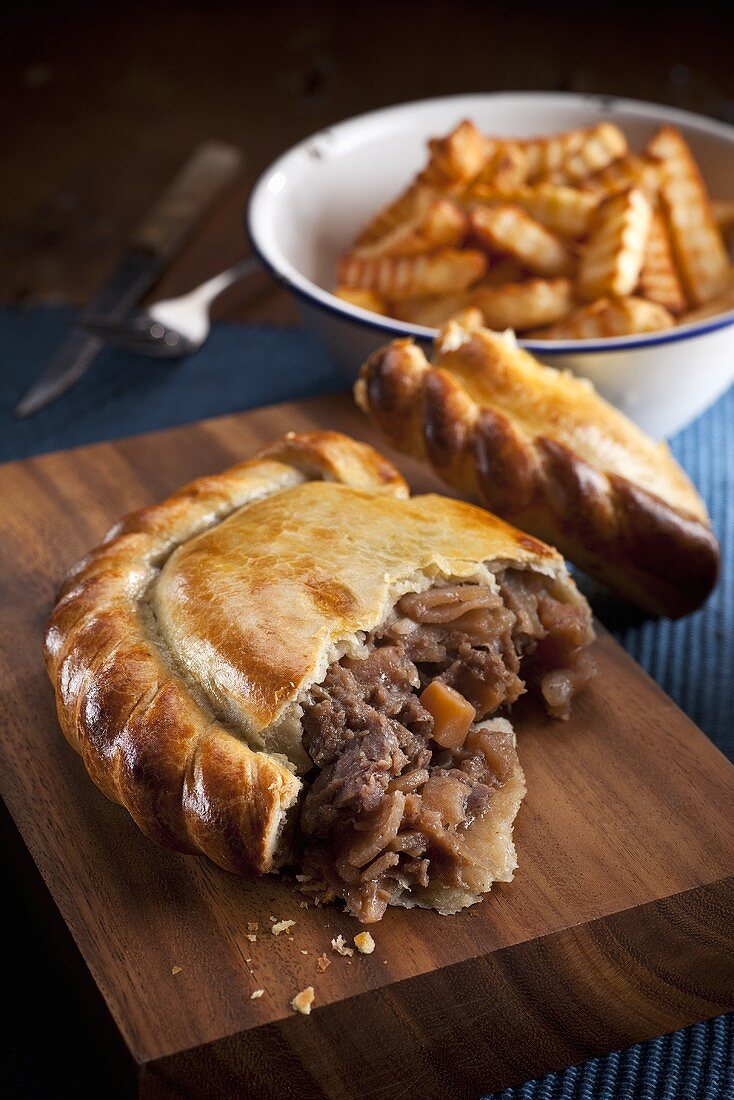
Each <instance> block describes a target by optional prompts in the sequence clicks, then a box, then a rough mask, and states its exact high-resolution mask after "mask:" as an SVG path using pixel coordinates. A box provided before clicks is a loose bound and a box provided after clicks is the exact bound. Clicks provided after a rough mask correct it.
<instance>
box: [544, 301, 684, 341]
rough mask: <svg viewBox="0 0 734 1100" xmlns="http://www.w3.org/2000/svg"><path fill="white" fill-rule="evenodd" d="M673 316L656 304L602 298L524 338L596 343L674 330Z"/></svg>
mask: <svg viewBox="0 0 734 1100" xmlns="http://www.w3.org/2000/svg"><path fill="white" fill-rule="evenodd" d="M673 324H674V320H673V316H672V314H670V313H669V312H668V310H667V309H665V307H664V306H660V305H658V304H657V302H648V301H646V300H645V299H644V298H636V297H628V298H600V299H599V300H598V301H596V302H591V303H590V304H589V305H588V306H582V307H581V308H580V309H577V310H574V312H573V313H570V314H569V315H568V317H566V318H564V320H562V321H558V322H557V323H556V324H555V325H548V327H547V328H541V329H534V330H533V331H531V332H528V333H526V334H525V335H526V336H527V337H529V338H531V339H533V340H593V339H603V338H604V337H608V336H630V335H632V334H634V333H639V332H658V331H660V330H661V329H666V328H672V326H673Z"/></svg>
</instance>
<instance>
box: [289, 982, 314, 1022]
mask: <svg viewBox="0 0 734 1100" xmlns="http://www.w3.org/2000/svg"><path fill="white" fill-rule="evenodd" d="M313 1002H314V990H313V986H312V985H307V986H306V988H305V989H302V990H301V992H300V993H296V995H295V997H294V998H293V1000H292V1001H291V1008H293V1009H295V1011H296V1012H300V1013H301V1014H302V1015H303V1016H310V1015H311V1005H312V1004H313Z"/></svg>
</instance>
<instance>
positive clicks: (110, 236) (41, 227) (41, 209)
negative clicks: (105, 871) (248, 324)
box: [0, 0, 734, 1096]
mask: <svg viewBox="0 0 734 1100" xmlns="http://www.w3.org/2000/svg"><path fill="white" fill-rule="evenodd" d="M720 8H721V10H719V9H720ZM733 11H734V9H732V6H731V5H727V6H726V8H725V7H724V6H723V5H721V6H720V5H714V4H710V5H702V4H697V5H695V7H692V6H691V5H690V4H689V5H687V6H683V5H680V6H676V5H675V4H666V5H662V4H643V3H639V2H638V3H634V4H633V3H631V2H629V0H615V3H614V4H613V5H612V4H606V5H600V6H599V7H598V8H597V9H591V8H590V6H589V4H588V3H585V4H581V3H579V4H566V5H558V4H547V5H540V4H538V5H514V4H503V5H500V4H495V3H488V2H486V0H484V2H482V0H478V2H475V3H469V2H466V0H455V2H454V3H453V4H451V5H445V4H443V5H439V4H435V3H431V2H423V3H416V2H414V0H406V2H401V3H399V4H398V3H395V2H392V3H380V2H374V3H372V4H371V5H356V6H355V5H347V4H344V3H341V4H339V3H334V2H326V3H320V4H318V5H308V4H305V3H299V2H286V3H279V4H272V3H271V4H259V5H251V4H248V3H241V2H240V3H222V2H210V3H207V4H206V5H205V4H197V3H193V2H186V0H178V2H177V3H173V2H171V0H158V2H155V0H151V2H148V3H146V4H142V3H136V2H134V0H131V2H128V3H125V4H123V3H120V2H119V0H118V2H115V0H111V2H108V3H106V4H99V5H96V6H94V7H93V6H91V5H89V4H83V3H79V2H75V0H69V2H68V3H66V4H58V3H56V4H51V3H48V4H43V3H33V2H30V3H26V4H24V5H16V6H15V7H14V9H13V10H12V12H11V13H9V14H7V13H6V15H5V17H4V21H3V34H2V36H0V61H1V64H0V149H1V151H2V155H1V157H0V165H2V168H1V169H0V301H4V302H18V303H27V302H36V301H64V302H71V303H81V302H83V301H84V300H85V299H86V298H87V296H88V295H89V293H90V291H91V290H92V289H93V288H94V287H95V286H96V285H97V284H98V282H99V281H100V279H101V278H102V277H103V276H104V274H105V272H106V271H107V270H109V269H110V267H111V266H112V265H113V264H114V262H115V259H116V257H117V256H118V255H119V253H120V251H121V249H122V248H123V246H124V243H125V241H126V239H127V237H128V235H129V233H130V231H131V230H132V228H133V226H134V225H135V224H136V222H137V221H138V219H139V218H140V217H141V215H142V214H143V213H144V212H145V210H146V209H147V208H148V207H149V205H150V204H151V202H152V201H153V200H154V199H155V198H156V196H157V195H158V194H159V193H160V191H161V190H162V188H163V187H164V186H165V184H166V183H167V182H168V180H169V179H170V178H171V177H172V175H173V174H174V172H175V171H176V169H177V167H178V166H179V165H180V164H181V163H182V162H183V160H184V159H185V158H186V156H187V155H188V153H189V152H190V151H191V149H192V148H193V146H194V145H195V144H196V143H197V142H199V141H202V140H205V139H211V138H217V139H221V140H226V141H230V142H233V143H235V144H236V145H238V146H240V147H241V148H242V149H243V151H244V153H245V156H246V166H245V171H244V173H243V177H242V180H241V183H240V185H238V187H236V188H235V189H233V190H232V192H231V193H230V194H229V195H228V196H227V198H226V200H225V201H224V202H222V203H221V204H220V205H219V207H218V208H217V209H216V210H215V211H213V212H212V213H211V215H210V216H209V217H208V218H207V219H206V221H205V223H204V224H203V225H202V226H201V228H200V231H199V232H198V233H197V235H196V236H195V238H194V239H193V240H192V241H191V243H190V245H189V246H188V247H187V249H186V250H185V252H184V253H183V254H182V255H181V257H180V258H179V260H178V261H177V262H176V263H175V264H174V265H173V266H172V268H171V270H170V271H169V272H168V273H167V274H166V276H165V278H164V279H163V280H162V281H161V283H160V285H159V287H158V288H157V289H156V291H155V293H156V295H167V294H169V293H179V292H181V291H183V290H185V289H187V288H189V287H190V286H192V285H193V284H195V283H196V282H198V281H200V280H201V279H203V278H205V277H206V276H207V275H209V274H211V273H213V272H215V271H216V270H218V269H221V268H224V267H226V266H227V265H228V264H229V263H231V262H232V261H234V260H235V259H237V258H239V257H240V256H241V255H242V254H243V253H244V252H245V250H246V244H245V242H244V239H243V234H242V223H241V213H242V206H243V202H244V199H245V197H246V195H247V192H248V190H249V188H250V186H251V184H252V182H253V180H254V179H255V178H256V177H257V175H258V174H259V173H260V171H262V169H263V168H265V167H266V166H267V164H268V163H269V162H270V161H271V160H272V158H273V157H274V156H276V155H277V154H278V153H279V152H281V151H282V150H283V149H285V148H286V147H288V146H289V145H291V144H292V143H293V142H294V141H297V140H298V139H300V138H302V137H304V136H306V135H307V134H309V133H312V132H313V131H315V130H318V129H319V128H321V127H322V126H324V125H328V124H330V123H332V122H335V121H337V120H339V119H342V118H346V117H348V116H350V115H353V114H355V113H358V112H360V111H366V110H370V109H372V108H376V107H380V106H384V105H387V104H390V103H394V102H399V101H401V100H406V99H415V98H421V97H423V96H426V95H440V94H447V93H451V92H459V91H491V90H510V89H546V90H570V91H580V92H584V91H588V92H603V93H610V94H619V95H627V96H632V97H638V98H643V99H652V100H657V101H659V102H664V103H670V104H674V105H676V106H680V107H686V108H689V109H691V110H695V111H701V112H703V113H706V114H711V115H714V116H716V117H719V118H724V119H727V120H729V121H734V70H733V69H732V65H731V41H732V33H733V31H734V17H733V15H732V12H733ZM217 315H218V316H226V317H228V318H229V319H235V320H243V321H269V322H275V323H279V324H280V323H283V324H292V323H297V320H298V316H297V312H296V310H295V309H294V307H293V305H292V303H291V302H290V300H289V299H288V298H287V297H286V296H285V295H284V294H283V293H282V292H281V291H280V290H279V289H277V288H276V287H274V286H273V284H272V283H271V282H270V281H269V279H268V278H267V277H266V276H264V275H263V276H262V277H259V278H258V280H257V281H256V282H254V283H250V284H248V286H247V287H246V288H244V287H240V288H233V289H232V290H231V291H230V292H228V294H227V295H226V296H223V298H222V299H221V300H220V302H219V303H218V305H217ZM0 827H1V828H2V834H3V835H2V839H3V841H4V843H3V845H2V866H1V869H0V873H2V874H3V882H4V885H5V888H6V892H5V897H6V898H9V899H10V904H8V905H7V911H6V916H7V918H8V919H9V922H10V935H9V937H8V938H7V939H6V945H10V946H9V949H8V950H7V951H6V972H7V970H10V982H9V985H8V984H6V989H8V990H9V993H10V997H9V998H7V997H6V1002H7V1003H8V1004H9V1005H10V1006H12V1021H13V1026H11V1028H10V1030H9V1031H8V1032H6V1042H5V1043H4V1044H3V1047H4V1049H3V1071H2V1078H0V1091H1V1092H2V1093H3V1095H17V1096H40V1095H48V1094H49V1093H50V1092H52V1091H53V1092H55V1091H58V1082H59V1081H64V1083H65V1084H67V1085H71V1086H75V1087H76V1089H77V1091H79V1092H80V1094H83V1090H84V1088H85V1086H88V1084H89V1082H90V1081H93V1080H94V1079H95V1076H96V1075H97V1074H98V1073H99V1070H100V1067H101V1066H102V1067H104V1069H105V1070H106V1072H107V1077H108V1079H109V1082H110V1088H109V1093H108V1095H109V1096H112V1095H116V1094H117V1093H118V1092H119V1093H122V1092H124V1091H125V1088H126V1086H127V1084H128V1082H126V1081H125V1080H124V1079H123V1078H121V1077H120V1075H119V1071H118V1066H119V1062H118V1060H117V1053H119V1052H116V1050H115V1047H114V1042H112V1043H111V1042H110V1041H108V1038H107V1037H104V1036H103V1037H99V1036H98V1035H97V1032H96V1028H97V1024H98V1022H99V1020H100V1018H101V1014H100V1005H99V1001H98V994H97V993H96V990H95V989H94V987H93V985H92V983H91V980H90V979H89V976H88V973H87V971H86V967H85V966H84V964H83V962H82V960H81V958H80V956H79V955H78V953H77V952H76V948H75V947H74V946H73V944H72V943H71V941H70V939H69V937H68V935H67V934H66V932H65V930H64V929H63V926H62V925H61V922H60V921H59V919H58V915H57V913H56V912H55V908H54V906H53V904H52V903H51V901H50V899H49V897H48V895H47V894H46V892H45V888H44V887H43V886H42V885H41V884H40V881H39V879H38V877H37V875H36V873H35V870H34V868H33V864H32V862H31V861H30V858H29V857H28V856H27V853H25V852H24V850H23V849H22V848H21V847H19V846H18V844H17V836H16V835H15V833H14V828H13V826H12V825H11V824H10V823H9V821H8V820H7V818H6V817H5V815H4V813H2V814H0ZM103 1040H104V1041H103Z"/></svg>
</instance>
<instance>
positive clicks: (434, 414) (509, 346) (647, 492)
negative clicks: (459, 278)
mask: <svg viewBox="0 0 734 1100" xmlns="http://www.w3.org/2000/svg"><path fill="white" fill-rule="evenodd" d="M355 398H356V401H357V404H358V405H359V406H360V407H361V408H362V409H363V410H364V411H365V412H366V413H368V414H369V416H370V417H371V418H372V420H373V421H374V423H375V424H376V425H377V426H378V427H379V428H380V429H381V430H382V432H383V433H384V434H385V436H386V438H387V439H388V440H389V441H390V443H392V444H393V446H395V447H397V448H398V449H399V450H402V451H405V452H407V453H409V454H412V455H415V456H416V457H418V458H422V459H425V460H427V461H428V462H429V463H430V465H431V466H432V467H433V469H434V470H435V471H436V473H437V474H439V476H440V477H442V478H443V479H444V480H445V481H446V482H447V483H448V484H449V485H451V486H453V487H454V488H455V489H457V490H458V491H459V492H460V493H462V494H463V495H465V496H467V497H469V498H470V499H473V500H477V501H479V502H481V503H483V504H484V505H485V506H486V507H487V508H491V509H492V511H494V512H496V513H498V514H499V515H501V516H503V517H504V518H505V519H507V520H509V521H510V522H511V523H514V524H516V525H517V526H518V527H520V528H522V529H523V530H525V531H528V532H530V533H531V534H533V535H535V536H537V537H538V538H542V539H545V540H546V541H548V542H551V543H553V544H554V545H555V546H558V547H559V549H560V550H561V551H562V552H563V554H565V556H566V557H567V558H569V559H570V560H571V561H573V562H574V563H575V564H576V565H579V566H580V567H581V568H582V569H584V570H586V572H588V573H590V574H591V575H592V576H595V577H597V578H599V580H601V581H602V582H603V583H604V584H606V585H608V587H609V588H611V589H612V590H613V591H615V592H617V593H619V594H620V595H622V596H623V597H625V598H626V599H629V600H632V601H633V602H635V603H637V604H638V605H639V606H640V607H643V608H645V609H646V610H648V611H651V612H652V613H653V614H656V615H668V616H670V617H671V618H676V617H678V616H680V615H684V614H686V613H687V612H689V611H693V610H694V609H695V608H696V607H698V606H699V605H700V604H701V603H702V602H703V601H704V600H705V599H706V597H707V596H708V594H709V593H710V591H711V589H712V588H713V586H714V584H715V583H716V577H717V573H718V564H719V548H718V543H717V541H716V538H715V536H714V534H713V532H712V531H711V525H710V523H709V519H708V516H707V514H706V509H705V507H704V504H703V502H702V500H701V498H700V497H699V495H698V493H697V492H696V490H695V488H694V487H693V485H692V484H691V482H690V481H689V480H688V478H687V477H686V475H685V473H684V472H683V470H682V469H681V468H680V466H679V465H678V464H677V462H676V461H675V459H674V458H673V457H672V455H671V454H670V451H669V450H668V448H667V446H666V445H665V444H664V443H656V442H654V441H653V440H652V439H650V438H648V437H647V436H646V435H645V434H644V432H642V431H641V430H640V429H639V428H638V427H637V426H636V425H635V424H633V423H632V422H631V421H630V420H628V419H627V417H626V416H624V415H623V414H622V413H621V412H619V411H618V410H617V409H615V408H613V407H612V406H611V405H610V404H608V403H607V402H606V401H604V400H603V398H601V397H599V395H598V394H597V393H596V391H595V390H594V388H593V386H592V385H591V383H590V382H588V381H587V380H585V379H580V378H575V377H573V376H572V375H571V374H570V373H567V372H565V373H564V372H561V371H557V370H553V369H552V368H551V367H545V366H542V365H541V364H540V363H538V362H537V360H535V359H534V358H533V357H532V355H530V354H529V353H528V352H526V351H524V350H523V349H522V348H520V347H518V346H517V344H516V342H515V341H514V339H513V338H512V336H511V335H503V334H501V333H496V332H491V331H490V330H488V329H485V328H477V327H476V326H473V325H470V326H466V327H462V326H460V325H458V324H456V323H454V322H450V323H449V324H448V325H446V326H445V327H444V329H443V330H442V331H441V333H440V335H439V338H438V339H437V340H436V344H435V359H434V362H433V363H429V362H428V360H427V359H426V357H425V355H424V354H423V352H422V350H421V349H420V348H419V347H418V346H417V345H416V344H414V343H413V342H412V341H411V340H394V341H393V342H392V343H390V344H388V345H386V346H385V347H383V348H381V349H379V350H378V351H376V352H374V354H373V355H371V356H370V358H369V359H368V360H367V362H366V363H365V365H364V366H363V368H362V373H361V378H360V379H359V380H358V381H357V383H356V386H355Z"/></svg>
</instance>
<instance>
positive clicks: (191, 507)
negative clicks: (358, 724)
mask: <svg viewBox="0 0 734 1100" xmlns="http://www.w3.org/2000/svg"><path fill="white" fill-rule="evenodd" d="M407 498H408V489H407V486H406V484H405V482H404V481H403V479H402V477H401V476H400V474H399V473H398V472H397V470H395V468H394V467H393V466H392V465H391V464H390V463H389V462H387V461H386V460H385V459H383V458H382V457H381V456H380V455H379V454H377V452H375V451H374V450H372V448H370V447H368V446H366V445H365V444H361V443H357V442H355V441H353V440H351V439H348V438H347V437H345V436H342V435H340V434H339V433H336V432H313V433H308V434H304V435H290V436H287V437H285V438H284V439H282V440H279V441H277V442H275V443H274V444H272V445H270V446H268V447H265V448H263V449H262V450H261V451H260V452H259V453H258V454H257V455H256V456H255V458H254V459H252V460H251V461H249V462H244V463H242V464H240V465H238V466H234V467H232V468H231V469H229V470H226V471H224V472H223V473H221V474H218V475H213V476H209V477H203V478H200V479H199V480H197V481H194V482H192V483H191V484H190V485H188V486H186V487H185V488H183V489H181V490H180V491H179V492H177V493H174V494H173V495H172V496H171V497H169V498H168V499H167V500H165V501H163V502H162V503H161V504H157V505H153V506H152V507H149V508H144V509H142V510H141V511H139V512H135V513H133V514H132V515H130V516H128V517H127V518H125V519H123V520H122V521H121V522H120V523H119V524H117V525H116V526H115V527H114V528H113V529H112V530H111V531H110V533H109V534H108V535H107V537H106V539H105V540H104V541H103V542H102V544H101V545H100V546H98V547H97V548H96V549H95V550H93V551H92V552H91V553H90V554H89V555H88V556H87V557H86V558H85V559H84V560H83V561H81V562H80V563H79V564H78V565H77V566H75V567H74V568H73V569H72V570H71V572H70V574H69V575H68V577H67V579H66V581H65V583H64V584H63V586H62V588H61V591H60V592H59V595H58V598H57V602H56V605H55V607H54V610H53V612H52V614H51V617H50V620H49V622H48V626H47V629H46V635H45V657H46V664H47V668H48V673H49V676H50V678H51V680H52V683H53V684H54V687H55V690H56V699H57V708H58V714H59V721H60V723H61V726H62V729H63V732H64V734H65V736H66V738H67V739H68V741H69V742H70V743H71V745H72V746H73V747H74V748H75V749H76V750H77V751H78V752H79V753H80V754H81V756H82V759H83V761H84V764H85V766H86V768H87V771H88V772H89V774H90V776H91V777H92V779H93V780H94V782H95V783H96V784H97V786H99V787H100V789H101V790H102V791H103V792H104V793H105V794H106V795H107V796H108V797H109V798H110V799H112V800H113V801H115V802H118V803H120V804H122V805H123V806H124V807H126V808H127V809H128V811H129V812H130V814H131V815H132V817H133V818H134V820H135V821H136V823H137V824H138V825H139V827H140V828H141V829H142V830H143V832H144V833H146V834H147V835H148V836H149V837H151V838H152V839H154V840H156V841H158V842H159V843H161V844H163V845H166V846H168V847H171V848H174V849H177V850H180V851H184V852H198V853H204V854H206V855H207V856H209V857H210V858H211V859H212V860H213V861H214V862H215V863H218V864H219V865H220V866H222V867H225V868H227V869H228V870H232V871H236V872H246V871H255V872H260V873H262V872H265V871H269V870H273V869H276V868H277V867H278V866H279V865H280V864H282V863H283V861H284V860H285V859H287V858H288V856H289V855H290V848H289V826H290V822H291V819H292V818H293V816H294V815H293V814H291V813H289V811H291V810H292V809H293V808H294V807H295V806H296V803H297V800H298V797H299V794H300V792H301V789H302V783H301V780H300V779H299V777H298V771H299V768H300V767H301V765H302V766H303V768H304V769H305V768H306V767H308V766H310V762H309V761H308V759H307V758H306V755H305V751H304V749H303V747H302V745H301V736H302V731H301V726H300V716H301V713H302V711H301V709H299V708H300V703H299V697H302V695H303V693H304V692H305V691H306V690H307V689H308V688H309V687H311V686H312V685H313V684H314V683H317V682H319V679H320V677H322V676H323V675H324V673H325V671H326V668H327V666H328V664H329V663H330V662H331V661H332V660H333V659H334V657H335V656H340V655H343V654H344V653H347V652H353V653H358V652H359V651H360V646H361V645H362V644H363V639H364V636H365V632H368V631H370V630H372V629H373V628H374V627H376V626H377V625H378V624H380V623H381V622H382V621H383V619H384V617H385V615H386V613H387V612H389V611H390V610H391V608H392V606H393V605H394V603H395V601H396V600H397V599H398V598H399V596H400V595H402V594H403V593H404V592H408V591H419V590H421V589H423V588H425V587H429V586H430V585H431V584H433V583H434V581H435V580H436V578H439V579H440V578H443V577H446V578H449V579H451V580H461V579H467V578H471V579H474V578H479V579H480V580H482V579H483V580H485V581H487V583H491V577H490V566H491V565H501V564H505V563H512V565H513V567H515V568H528V569H533V570H535V571H537V572H541V573H544V574H546V575H548V576H551V577H555V578H556V580H557V582H558V584H559V585H561V587H564V588H565V589H566V590H567V596H566V598H567V599H568V600H570V601H572V602H573V601H580V600H581V599H582V598H581V597H580V595H579V594H578V592H577V591H576V589H575V587H574V586H573V584H572V582H571V581H570V580H569V578H568V577H567V574H566V571H565V566H564V564H563V561H562V559H561V558H560V556H559V555H558V554H557V553H556V551H554V550H552V549H550V548H549V547H545V546H543V545H542V544H541V543H539V542H538V541H536V540H535V539H533V538H530V537H529V536H527V535H525V534H522V533H521V532H519V531H515V530H513V529H512V528H510V527H508V526H507V525H506V524H504V523H502V521H500V520H498V519H496V518H495V517H494V516H490V515H489V514H487V513H486V512H484V511H483V510H481V509H477V508H474V507H473V506H471V505H468V504H465V503H462V502H460V501H454V500H448V499H446V498H443V497H436V496H426V497H417V498H414V499H407Z"/></svg>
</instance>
